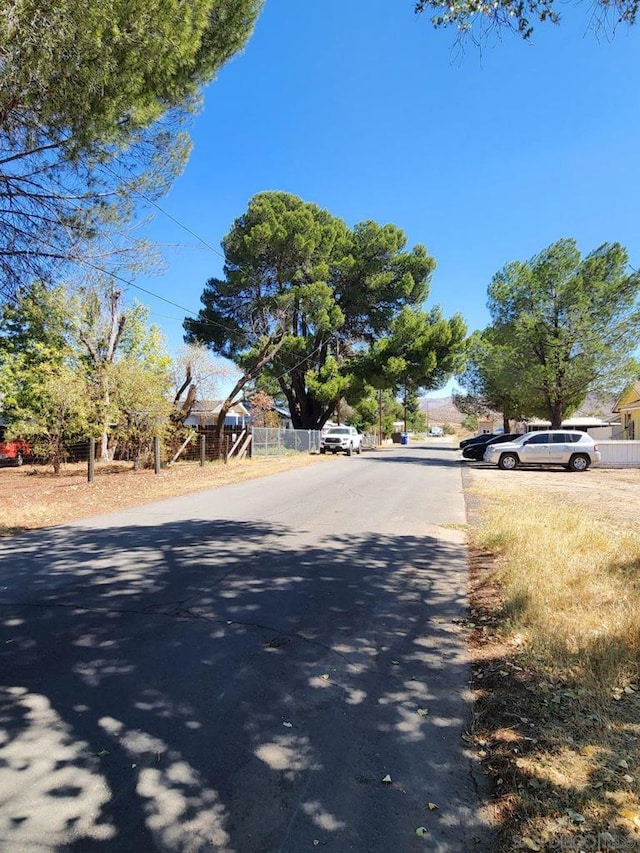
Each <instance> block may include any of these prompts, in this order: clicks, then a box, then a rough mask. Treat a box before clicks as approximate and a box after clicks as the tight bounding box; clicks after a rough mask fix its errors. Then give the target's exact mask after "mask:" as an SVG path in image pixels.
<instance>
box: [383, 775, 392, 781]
mask: <svg viewBox="0 0 640 853" xmlns="http://www.w3.org/2000/svg"><path fill="white" fill-rule="evenodd" d="M382 781H383V782H387V783H389V782H391V776H390V775H389V774H388V773H387V775H386V776H385V777H384V778H383V779H382Z"/></svg>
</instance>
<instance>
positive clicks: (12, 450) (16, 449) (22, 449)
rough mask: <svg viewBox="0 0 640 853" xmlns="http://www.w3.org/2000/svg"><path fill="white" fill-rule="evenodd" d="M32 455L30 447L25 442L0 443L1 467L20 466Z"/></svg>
mask: <svg viewBox="0 0 640 853" xmlns="http://www.w3.org/2000/svg"><path fill="white" fill-rule="evenodd" d="M32 455H33V451H32V450H31V445H30V444H29V443H28V442H26V441H20V440H19V439H18V440H16V441H0V464H1V465H22V463H23V462H24V460H25V459H28V458H30V457H31V456H32Z"/></svg>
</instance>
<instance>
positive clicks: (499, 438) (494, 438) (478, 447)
mask: <svg viewBox="0 0 640 853" xmlns="http://www.w3.org/2000/svg"><path fill="white" fill-rule="evenodd" d="M521 435H522V433H521V432H505V433H503V434H502V435H488V436H483V438H485V439H486V441H476V442H475V443H474V444H468V445H467V446H466V447H465V448H464V450H463V451H462V458H463V459H473V460H474V461H476V462H480V461H482V458H483V457H484V452H485V450H486V449H487V447H490V446H491V445H492V444H502V442H503V441H513V439H514V438H519V437H520V436H521Z"/></svg>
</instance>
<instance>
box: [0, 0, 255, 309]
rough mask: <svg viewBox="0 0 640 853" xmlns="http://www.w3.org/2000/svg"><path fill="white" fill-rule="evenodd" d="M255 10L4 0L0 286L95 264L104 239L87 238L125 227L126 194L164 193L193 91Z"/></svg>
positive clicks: (117, 0)
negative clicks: (81, 264) (73, 264)
mask: <svg viewBox="0 0 640 853" xmlns="http://www.w3.org/2000/svg"><path fill="white" fill-rule="evenodd" d="M261 5H262V0H192V2H189V3H184V2H182V0H92V2H90V3H86V2H82V0H25V2H20V3H10V2H4V3H2V4H0V69H1V70H2V73H1V75H0V294H2V295H4V296H11V295H12V294H14V293H15V291H16V289H17V287H18V286H20V285H21V284H22V283H25V282H27V283H28V282H29V281H30V280H32V279H34V278H39V279H40V280H43V281H44V280H47V279H48V278H49V277H54V278H58V279H59V277H60V268H61V265H64V264H65V262H68V261H70V260H71V261H76V262H77V261H80V260H82V262H84V263H89V264H93V265H94V266H96V265H101V264H104V263H105V257H104V254H103V252H106V251H107V250H106V248H105V246H102V247H101V248H100V250H98V249H97V248H95V249H93V250H92V253H91V254H90V255H88V254H87V253H88V246H89V245H94V244H95V238H96V237H97V236H98V235H100V234H101V233H103V232H104V231H109V230H112V229H113V227H114V224H115V227H116V228H121V223H122V221H123V220H125V219H126V218H127V216H128V215H129V214H130V212H131V205H130V201H131V198H130V196H131V193H132V192H135V191H142V192H144V193H145V194H146V195H151V196H152V195H154V194H157V193H160V192H162V191H163V190H164V189H165V188H166V187H167V185H168V183H169V182H170V181H171V180H172V179H173V177H174V176H175V174H176V172H177V171H178V170H179V169H181V168H182V165H183V163H184V161H185V159H186V155H187V151H188V140H187V138H186V136H185V134H184V133H182V132H180V131H181V125H182V123H183V120H184V118H185V117H186V115H187V114H188V112H189V111H190V110H192V109H193V107H194V106H195V104H196V100H197V94H198V89H199V87H200V86H201V85H202V84H204V83H206V82H208V81H209V80H211V79H212V78H213V77H214V76H215V74H216V72H217V71H218V69H219V68H220V67H221V66H222V65H223V63H224V62H225V61H226V60H227V59H228V58H229V57H230V56H232V55H233V54H234V53H235V52H236V51H238V50H239V49H241V48H242V46H243V45H244V43H245V42H246V40H247V38H248V36H249V34H250V32H251V29H252V27H253V23H254V21H255V18H256V16H257V14H258V12H259V10H260V7H261ZM160 119H162V121H160ZM118 248H119V249H121V248H122V247H118Z"/></svg>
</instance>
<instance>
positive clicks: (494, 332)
mask: <svg viewBox="0 0 640 853" xmlns="http://www.w3.org/2000/svg"><path fill="white" fill-rule="evenodd" d="M520 356H521V353H520V352H519V350H518V345H517V344H516V342H515V339H514V338H513V336H512V334H511V330H510V329H509V328H508V327H498V328H496V327H494V326H490V327H489V328H487V329H485V330H484V331H483V332H474V333H473V334H472V335H471V337H470V338H469V340H468V342H467V362H466V365H465V368H464V370H463V372H462V373H461V374H459V375H458V377H457V381H458V383H459V384H460V385H461V386H462V387H463V388H465V390H466V392H467V393H466V395H462V394H457V395H454V403H455V405H456V407H457V408H458V409H459V410H460V411H461V412H466V413H468V414H473V415H476V416H480V417H486V416H488V415H489V414H490V413H491V412H501V413H502V417H503V422H504V427H505V429H506V430H507V431H508V429H509V421H511V420H513V419H517V420H520V419H522V418H523V417H525V416H529V417H530V416H531V415H532V414H536V413H538V411H539V410H540V405H541V403H540V399H539V396H537V395H536V394H535V393H533V391H532V389H531V387H530V384H529V383H528V381H527V377H526V368H525V367H524V365H523V362H522V359H521V358H520Z"/></svg>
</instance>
